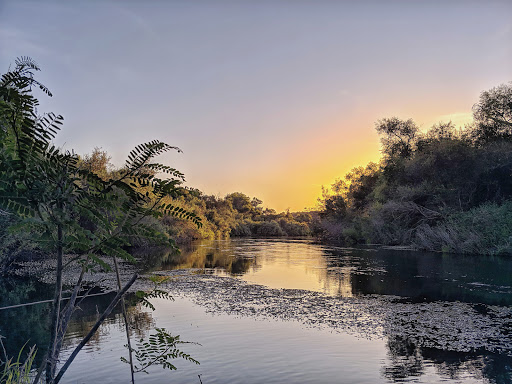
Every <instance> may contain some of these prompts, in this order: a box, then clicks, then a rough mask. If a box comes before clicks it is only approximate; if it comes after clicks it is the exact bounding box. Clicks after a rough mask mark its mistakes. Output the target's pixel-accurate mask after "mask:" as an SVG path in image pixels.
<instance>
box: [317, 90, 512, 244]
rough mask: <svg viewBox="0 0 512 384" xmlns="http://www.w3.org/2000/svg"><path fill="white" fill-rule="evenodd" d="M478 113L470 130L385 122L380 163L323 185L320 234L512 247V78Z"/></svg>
mask: <svg viewBox="0 0 512 384" xmlns="http://www.w3.org/2000/svg"><path fill="white" fill-rule="evenodd" d="M473 112H474V118H475V123H474V124H472V125H470V126H467V127H466V128H465V129H457V128H456V127H455V126H454V125H453V124H452V123H451V122H448V123H439V124H436V125H434V126H432V127H431V128H430V129H429V130H427V131H426V132H424V133H422V132H420V131H419V129H418V127H417V126H416V124H414V122H413V121H412V120H406V121H405V120H400V119H397V118H390V119H382V120H379V121H378V122H377V124H376V129H377V131H378V133H379V134H380V135H381V143H382V154H383V157H382V160H381V162H380V164H375V163H370V164H368V165H367V166H366V167H357V168H354V169H353V170H352V171H351V172H349V173H348V174H347V175H346V176H345V178H344V179H340V180H337V181H336V182H335V183H333V185H332V186H331V188H330V189H326V188H323V189H322V198H321V199H319V203H320V217H321V222H320V224H319V225H317V227H316V228H317V230H316V233H317V234H319V235H320V236H321V237H323V238H325V239H330V240H338V241H342V242H344V243H346V244H351V243H354V242H369V243H381V244H390V245H411V244H413V245H415V246H417V247H419V248H424V249H431V250H448V251H451V252H463V253H499V252H506V250H507V249H509V243H510V238H509V237H510V233H511V229H510V227H509V224H508V223H509V222H508V220H509V218H508V216H507V215H506V214H505V212H506V208H501V207H509V201H510V200H511V199H512V177H511V176H512V140H511V138H512V134H511V132H512V83H511V84H510V85H501V86H499V87H496V88H493V89H491V90H490V91H487V92H483V93H482V95H481V96H480V101H479V102H478V103H477V104H475V106H474V108H473ZM497 207H500V208H497ZM489 212H493V214H495V215H497V218H498V219H497V220H496V221H495V222H491V219H490V217H491V215H490V214H489ZM470 223H471V224H470ZM494 223H500V224H499V225H496V226H495V225H494Z"/></svg>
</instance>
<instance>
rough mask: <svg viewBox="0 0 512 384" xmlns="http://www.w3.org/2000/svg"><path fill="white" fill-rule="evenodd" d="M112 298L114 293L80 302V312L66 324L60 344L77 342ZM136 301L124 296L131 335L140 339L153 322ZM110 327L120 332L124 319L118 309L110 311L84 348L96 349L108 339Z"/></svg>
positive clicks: (67, 345) (122, 328) (150, 315)
mask: <svg viewBox="0 0 512 384" xmlns="http://www.w3.org/2000/svg"><path fill="white" fill-rule="evenodd" d="M114 296H115V293H109V294H106V295H102V296H95V297H91V298H89V299H86V300H84V301H83V303H82V304H81V305H80V309H79V310H77V311H76V312H75V314H74V315H73V320H72V322H71V323H70V325H69V328H68V333H67V335H66V339H65V341H64V347H65V348H67V347H71V346H72V345H75V344H76V342H77V340H81V339H82V338H83V337H84V336H85V335H87V333H89V331H90V329H91V328H92V327H93V325H94V324H95V323H96V321H97V319H98V318H99V316H100V315H101V313H103V311H104V310H105V308H106V307H107V306H108V305H109V303H110V302H111V301H112V298H113V297H114ZM136 302H137V301H136V299H135V297H134V295H131V296H128V297H127V300H126V306H127V308H126V309H127V316H128V321H129V323H130V326H131V331H132V334H133V335H134V336H135V337H137V338H139V339H140V338H144V337H146V336H147V334H148V332H149V331H150V330H151V329H153V327H154V325H155V320H154V319H153V317H152V314H151V312H148V311H144V310H143V309H142V306H141V305H140V304H137V303H136ZM111 327H115V328H117V329H119V330H121V331H123V332H124V320H123V316H122V312H121V308H120V306H117V307H116V308H114V310H113V311H112V313H111V314H110V316H109V317H108V318H107V320H105V322H104V323H103V325H102V326H101V327H100V328H99V329H98V331H97V332H96V333H95V334H94V336H93V337H92V338H91V340H90V341H89V343H88V346H89V347H92V348H94V349H95V350H99V349H100V348H101V343H102V342H103V340H104V338H106V337H108V335H109V333H110V328H111Z"/></svg>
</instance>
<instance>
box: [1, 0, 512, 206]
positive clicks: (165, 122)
mask: <svg viewBox="0 0 512 384" xmlns="http://www.w3.org/2000/svg"><path fill="white" fill-rule="evenodd" d="M510 15H512V2H510V1H486V2H472V1H419V0H417V1H373V2H372V1H359V2H355V1H300V0H296V1H293V0H289V1H284V0H276V1H214V0H212V1H156V0H153V1H151V0H150V1H145V2H142V1H124V2H122V1H87V2H86V1H73V2H65V1H40V2H36V1H34V2H29V1H23V0H21V1H10V0H2V1H0V68H1V70H2V72H4V71H5V70H7V68H8V66H9V64H10V63H12V62H14V59H15V58H16V57H18V56H21V55H27V56H31V57H32V58H34V59H35V60H36V61H37V62H38V63H39V65H40V66H41V68H42V71H41V72H40V74H39V75H38V76H39V79H40V80H41V81H42V82H43V83H44V84H46V85H47V86H48V87H49V88H50V89H51V90H52V92H53V93H54V97H53V98H52V99H48V98H44V96H43V95H40V97H41V108H40V110H41V112H43V111H54V112H56V113H60V114H62V115H64V117H65V125H64V128H63V131H62V133H61V134H60V135H59V138H58V140H57V142H58V144H59V145H64V146H65V147H66V148H68V149H71V148H72V149H74V150H75V151H77V152H78V153H88V152H91V151H92V149H93V148H94V147H102V148H103V149H105V150H107V151H108V152H109V153H110V154H111V155H112V158H113V162H114V163H115V164H116V165H121V164H122V162H123V160H124V158H125V156H126V154H127V152H128V151H129V150H130V149H131V148H132V147H134V146H135V145H137V144H138V143H141V142H145V141H150V140H153V139H160V140H162V141H166V142H168V143H169V144H172V145H176V146H178V147H180V148H181V149H182V150H183V151H184V152H183V153H182V154H168V155H166V156H165V157H163V158H162V159H161V160H162V161H163V162H166V163H169V164H172V165H173V166H176V167H177V168H178V169H180V170H182V171H183V172H184V173H185V175H186V177H187V180H188V184H189V185H190V186H194V187H198V188H200V189H202V190H203V191H204V192H206V193H209V194H219V195H221V196H222V195H225V194H226V193H228V192H233V191H240V192H244V193H246V194H248V195H250V196H257V197H259V198H261V199H263V200H264V202H265V205H266V206H270V207H273V208H276V209H278V210H283V209H286V208H291V209H292V210H296V209H302V208H304V207H311V206H314V204H315V199H316V197H317V196H318V195H319V193H320V187H321V185H328V184H330V183H331V182H332V181H334V179H335V178H337V177H341V176H343V175H344V174H345V173H346V172H347V171H348V170H350V168H352V167H354V166H358V165H364V164H365V163H367V162H368V161H370V160H376V159H378V157H379V140H378V137H377V135H376V133H375V131H374V123H375V121H377V120H378V119H380V118H383V117H390V116H398V117H401V118H413V119H414V120H416V121H417V123H418V124H420V125H421V126H422V127H423V128H428V127H429V126H430V125H431V124H433V123H435V122H437V121H438V120H448V119H452V120H454V121H455V122H457V123H460V124H463V123H464V122H467V121H468V120H469V118H470V112H471V106H472V105H473V104H474V103H475V102H476V101H477V100H478V95H479V93H480V92H481V91H483V90H486V89H489V88H491V87H493V86H496V85H499V84H501V83H505V82H509V81H511V80H512V17H510Z"/></svg>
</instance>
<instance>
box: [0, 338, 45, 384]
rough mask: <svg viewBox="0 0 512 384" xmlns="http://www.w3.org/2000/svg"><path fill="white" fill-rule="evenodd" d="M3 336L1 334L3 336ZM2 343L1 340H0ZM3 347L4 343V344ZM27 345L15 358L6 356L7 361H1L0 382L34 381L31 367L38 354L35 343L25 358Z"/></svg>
mask: <svg viewBox="0 0 512 384" xmlns="http://www.w3.org/2000/svg"><path fill="white" fill-rule="evenodd" d="M2 337H3V336H0V338H2ZM0 343H1V340H0ZM2 347H3V345H2ZM24 349H25V346H24V347H23V348H21V350H20V351H19V353H18V356H17V357H16V360H14V358H13V357H11V358H10V359H9V358H7V356H5V361H1V364H0V383H1V384H30V383H31V382H32V377H31V372H30V371H31V369H32V364H33V362H34V358H35V356H36V347H35V345H34V346H33V347H31V348H30V349H29V351H28V353H27V356H26V357H25V358H23V357H22V356H23V350H24ZM4 351H5V350H4Z"/></svg>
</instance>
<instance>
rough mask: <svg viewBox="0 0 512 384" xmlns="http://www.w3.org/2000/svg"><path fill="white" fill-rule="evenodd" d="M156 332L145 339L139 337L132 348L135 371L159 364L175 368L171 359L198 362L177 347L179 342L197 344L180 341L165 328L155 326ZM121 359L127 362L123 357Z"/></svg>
mask: <svg viewBox="0 0 512 384" xmlns="http://www.w3.org/2000/svg"><path fill="white" fill-rule="evenodd" d="M155 330H156V333H155V334H153V335H150V336H149V338H148V340H147V341H144V339H140V341H139V343H138V344H137V349H134V350H133V352H134V354H135V358H136V359H137V361H138V365H137V364H136V365H134V368H135V373H138V372H144V373H148V372H147V369H148V368H149V367H151V366H153V365H160V366H162V368H164V369H166V368H167V369H170V370H176V369H177V368H176V366H174V365H173V364H172V363H171V362H170V361H171V360H173V359H178V358H181V359H185V360H187V361H190V362H193V363H196V364H199V362H198V361H197V360H195V359H194V358H192V357H191V356H190V355H189V354H186V353H184V352H182V351H180V350H179V349H178V345H181V344H197V343H191V342H187V341H181V340H180V337H179V336H172V335H171V334H170V333H169V332H167V331H166V330H165V328H156V329H155ZM121 361H123V362H124V363H128V360H126V359H125V358H124V357H122V358H121Z"/></svg>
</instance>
